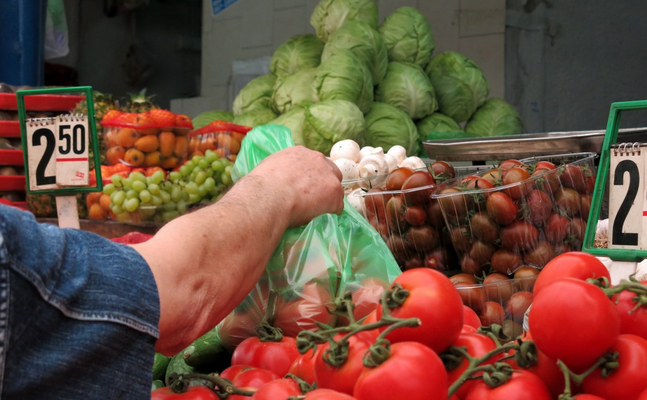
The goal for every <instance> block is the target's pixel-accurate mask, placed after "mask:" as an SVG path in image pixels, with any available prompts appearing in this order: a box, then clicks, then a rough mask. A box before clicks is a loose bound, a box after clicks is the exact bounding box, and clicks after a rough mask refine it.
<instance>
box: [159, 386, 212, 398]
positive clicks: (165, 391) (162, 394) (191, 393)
mask: <svg viewBox="0 0 647 400" xmlns="http://www.w3.org/2000/svg"><path fill="white" fill-rule="evenodd" d="M219 399H220V397H218V395H217V394H216V392H214V391H213V390H211V389H209V388H208V387H206V386H189V388H188V389H187V390H186V392H183V393H175V392H173V391H172V390H171V388H169V387H163V388H159V389H155V390H153V391H152V392H151V400H219Z"/></svg>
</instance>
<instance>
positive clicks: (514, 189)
mask: <svg viewBox="0 0 647 400" xmlns="http://www.w3.org/2000/svg"><path fill="white" fill-rule="evenodd" d="M529 178H530V173H529V172H528V171H527V170H525V169H523V168H520V167H512V168H510V169H507V170H505V171H504V172H503V178H502V181H503V184H504V185H512V186H510V187H509V188H506V189H504V190H505V192H506V193H507V194H508V196H510V197H512V198H513V199H515V200H517V199H520V198H522V197H524V196H525V195H526V194H527V193H528V192H529V191H530V189H531V188H532V184H533V181H529V180H528V179H529Z"/></svg>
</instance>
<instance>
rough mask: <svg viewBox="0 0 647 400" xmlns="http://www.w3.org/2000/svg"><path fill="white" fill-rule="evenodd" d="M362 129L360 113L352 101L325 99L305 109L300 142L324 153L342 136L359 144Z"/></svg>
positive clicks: (363, 129)
mask: <svg viewBox="0 0 647 400" xmlns="http://www.w3.org/2000/svg"><path fill="white" fill-rule="evenodd" d="M365 130H366V123H365V122H364V114H362V111H360V109H359V108H358V107H357V106H356V105H355V104H354V103H351V102H350V101H346V100H326V101H322V102H321V103H315V104H313V105H311V106H310V107H308V108H307V109H306V113H305V123H304V125H303V141H304V144H305V146H306V147H308V148H310V149H313V150H318V151H320V152H322V153H324V154H326V155H328V154H330V149H331V148H332V146H333V144H335V143H336V142H338V141H340V140H343V139H353V140H354V141H356V142H357V143H359V145H360V146H361V145H362V144H363V143H364V132H365Z"/></svg>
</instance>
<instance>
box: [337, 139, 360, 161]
mask: <svg viewBox="0 0 647 400" xmlns="http://www.w3.org/2000/svg"><path fill="white" fill-rule="evenodd" d="M340 158H345V159H348V160H351V161H355V162H356V163H357V162H359V160H360V154H359V144H357V142H355V141H354V140H352V139H345V140H340V141H339V142H337V143H335V144H334V145H333V146H332V148H331V149H330V159H331V160H333V161H335V160H338V159H340Z"/></svg>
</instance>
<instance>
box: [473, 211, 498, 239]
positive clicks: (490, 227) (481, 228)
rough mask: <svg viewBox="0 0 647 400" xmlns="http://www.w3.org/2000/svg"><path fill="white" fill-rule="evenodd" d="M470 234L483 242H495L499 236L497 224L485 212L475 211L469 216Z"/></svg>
mask: <svg viewBox="0 0 647 400" xmlns="http://www.w3.org/2000/svg"><path fill="white" fill-rule="evenodd" d="M470 228H471V229H472V235H474V236H475V237H477V238H478V239H480V240H483V241H484V242H490V243H492V242H495V241H496V240H497V239H498V238H499V225H497V224H496V223H495V222H494V221H492V219H491V218H490V217H488V215H487V213H486V212H483V211H481V212H477V213H476V214H474V215H473V216H472V218H470Z"/></svg>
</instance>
